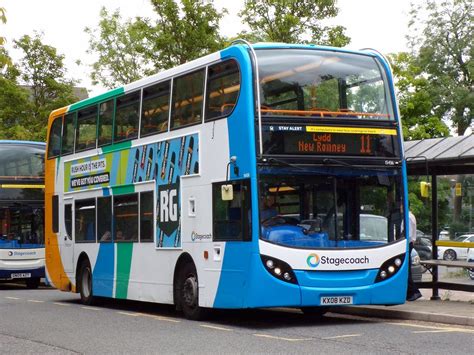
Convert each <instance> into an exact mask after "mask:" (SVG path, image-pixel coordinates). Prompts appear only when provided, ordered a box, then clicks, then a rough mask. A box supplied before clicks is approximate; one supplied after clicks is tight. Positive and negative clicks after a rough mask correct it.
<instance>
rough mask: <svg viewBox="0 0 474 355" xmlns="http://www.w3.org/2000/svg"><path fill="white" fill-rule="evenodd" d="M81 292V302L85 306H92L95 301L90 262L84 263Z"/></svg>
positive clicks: (80, 273)
mask: <svg viewBox="0 0 474 355" xmlns="http://www.w3.org/2000/svg"><path fill="white" fill-rule="evenodd" d="M78 281H79V282H78V284H79V292H80V294H81V302H82V304H85V305H88V306H89V305H91V304H92V303H93V301H94V296H93V294H92V271H91V264H90V263H89V261H88V260H86V261H84V262H82V264H81V269H80V272H79V280H78Z"/></svg>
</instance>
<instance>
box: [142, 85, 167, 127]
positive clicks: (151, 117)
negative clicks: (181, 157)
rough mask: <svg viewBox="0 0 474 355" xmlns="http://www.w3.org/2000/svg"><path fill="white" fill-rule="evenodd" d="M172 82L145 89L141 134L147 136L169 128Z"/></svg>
mask: <svg viewBox="0 0 474 355" xmlns="http://www.w3.org/2000/svg"><path fill="white" fill-rule="evenodd" d="M169 103H170V82H169V81H166V82H164V83H159V84H157V85H153V86H151V87H148V88H145V89H143V103H142V121H141V128H140V132H141V133H140V134H141V135H142V136H147V135H150V134H153V133H159V132H166V131H167V130H168V115H169Z"/></svg>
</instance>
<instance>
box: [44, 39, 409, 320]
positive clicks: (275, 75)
mask: <svg viewBox="0 0 474 355" xmlns="http://www.w3.org/2000/svg"><path fill="white" fill-rule="evenodd" d="M401 142H402V137H401V128H400V119H399V117H398V113H397V104H396V101H395V97H394V90H393V81H392V76H391V72H390V69H389V65H388V63H387V61H386V60H385V59H384V58H383V56H381V55H380V54H378V53H377V52H375V51H372V50H364V51H358V52H355V51H349V50H344V49H340V48H328V47H320V46H313V45H286V44H255V45H250V44H248V43H246V42H244V41H240V42H238V43H235V44H234V45H232V46H231V47H229V48H226V49H224V50H222V51H220V52H217V53H214V54H211V55H207V56H205V57H203V58H200V59H197V60H194V61H192V62H189V63H186V64H183V65H181V66H178V67H176V68H174V69H170V70H167V71H164V72H161V73H158V74H156V75H154V76H151V77H148V78H145V79H143V80H139V81H137V82H134V83H131V84H129V85H126V86H124V87H120V88H117V89H115V90H112V91H109V92H106V93H105V94H103V95H100V96H97V97H94V98H90V99H87V100H85V101H81V102H78V103H76V104H73V105H70V106H68V107H64V108H61V109H59V110H56V111H54V112H52V114H51V116H50V119H49V135H48V152H47V160H46V201H45V202H46V241H47V242H46V251H47V253H46V254H47V255H46V269H47V276H48V278H49V280H50V282H51V283H52V284H53V285H54V286H55V287H57V288H59V289H61V290H65V291H72V292H78V293H80V296H81V300H82V302H83V303H85V304H90V303H91V302H92V301H93V300H94V297H95V296H101V297H111V298H117V299H131V300H143V301H150V302H159V303H165V304H166V303H167V304H174V305H176V307H177V309H181V310H182V311H183V313H184V315H185V316H186V317H187V318H190V319H198V318H199V317H201V316H202V315H203V313H204V312H205V311H206V309H207V308H256V307H280V306H285V307H296V308H301V309H302V310H303V311H304V312H305V313H309V314H322V313H324V312H325V311H326V310H327V306H332V305H347V304H354V305H360V304H383V305H388V304H400V303H403V302H404V301H405V297H406V283H407V270H408V263H409V260H408V257H407V255H406V254H407V241H406V236H405V233H404V232H402V221H403V220H404V219H405V225H406V218H407V216H406V215H405V214H404V212H403V211H405V212H406V211H407V208H406V207H407V206H406V167H405V163H404V161H403V152H402V144H401ZM403 207H404V208H403Z"/></svg>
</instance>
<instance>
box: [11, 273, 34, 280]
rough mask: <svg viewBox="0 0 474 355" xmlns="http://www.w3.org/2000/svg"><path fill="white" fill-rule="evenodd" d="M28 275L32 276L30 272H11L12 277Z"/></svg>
mask: <svg viewBox="0 0 474 355" xmlns="http://www.w3.org/2000/svg"><path fill="white" fill-rule="evenodd" d="M28 277H31V273H30V272H17V273H14V274H11V278H12V279H26V278H28Z"/></svg>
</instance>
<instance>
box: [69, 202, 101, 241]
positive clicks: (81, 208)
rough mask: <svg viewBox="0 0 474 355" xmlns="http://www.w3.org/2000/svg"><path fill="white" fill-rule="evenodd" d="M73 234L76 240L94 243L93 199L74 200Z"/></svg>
mask: <svg viewBox="0 0 474 355" xmlns="http://www.w3.org/2000/svg"><path fill="white" fill-rule="evenodd" d="M75 207H76V209H75V211H76V213H75V224H74V227H75V228H74V234H75V241H76V242H88V243H94V242H95V240H96V238H95V199H94V198H89V199H85V200H78V201H76V206H75Z"/></svg>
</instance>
